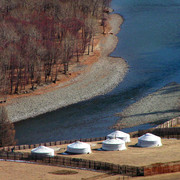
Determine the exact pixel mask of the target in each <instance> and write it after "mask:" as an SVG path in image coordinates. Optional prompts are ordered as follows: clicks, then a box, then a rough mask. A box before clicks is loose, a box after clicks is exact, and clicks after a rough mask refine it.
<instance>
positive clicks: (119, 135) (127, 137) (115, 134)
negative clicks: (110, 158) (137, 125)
mask: <svg viewBox="0 0 180 180" xmlns="http://www.w3.org/2000/svg"><path fill="white" fill-rule="evenodd" d="M107 138H110V139H112V138H119V139H122V140H123V141H125V142H131V140H130V135H129V134H127V133H125V132H122V131H114V132H112V133H111V134H108V135H107Z"/></svg>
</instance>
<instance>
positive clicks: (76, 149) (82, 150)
mask: <svg viewBox="0 0 180 180" xmlns="http://www.w3.org/2000/svg"><path fill="white" fill-rule="evenodd" d="M67 152H70V153H74V154H89V153H91V146H90V145H89V144H87V143H84V142H80V141H76V142H74V143H72V144H69V145H68V146H67Z"/></svg>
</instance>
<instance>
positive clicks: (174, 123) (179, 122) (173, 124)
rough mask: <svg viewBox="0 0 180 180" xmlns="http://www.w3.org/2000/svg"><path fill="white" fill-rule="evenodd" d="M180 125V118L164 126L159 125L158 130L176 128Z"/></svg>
mask: <svg viewBox="0 0 180 180" xmlns="http://www.w3.org/2000/svg"><path fill="white" fill-rule="evenodd" d="M179 124H180V117H176V118H174V119H171V120H169V121H166V122H165V123H163V124H160V125H158V126H157V127H156V128H171V127H175V126H177V125H179Z"/></svg>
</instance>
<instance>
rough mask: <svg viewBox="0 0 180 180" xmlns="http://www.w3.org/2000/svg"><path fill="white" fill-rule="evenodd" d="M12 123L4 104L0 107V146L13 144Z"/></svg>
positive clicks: (13, 131) (13, 132)
mask: <svg viewBox="0 0 180 180" xmlns="http://www.w3.org/2000/svg"><path fill="white" fill-rule="evenodd" d="M14 138H15V130H14V125H13V124H12V123H11V122H10V121H9V119H8V114H7V111H6V109H5V107H4V106H1V107H0V147H3V146H12V145H15V144H16V142H15V139H14Z"/></svg>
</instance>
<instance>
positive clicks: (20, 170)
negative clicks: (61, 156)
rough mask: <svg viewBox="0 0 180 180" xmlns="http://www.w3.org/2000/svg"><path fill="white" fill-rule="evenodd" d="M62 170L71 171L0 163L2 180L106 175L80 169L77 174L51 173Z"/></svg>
mask: <svg viewBox="0 0 180 180" xmlns="http://www.w3.org/2000/svg"><path fill="white" fill-rule="evenodd" d="M62 170H63V171H67V170H68V171H69V170H70V169H69V168H68V169H67V168H61V167H54V166H46V165H37V164H26V163H17V162H6V161H0V179H1V180H59V179H60V180H80V179H81V178H93V177H95V176H98V175H103V174H104V173H100V172H93V171H86V170H79V169H76V170H75V171H76V172H78V173H77V174H68V175H56V174H51V173H49V172H55V171H62ZM73 171H74V170H73Z"/></svg>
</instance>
